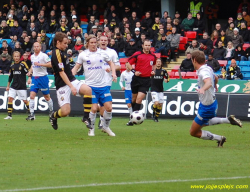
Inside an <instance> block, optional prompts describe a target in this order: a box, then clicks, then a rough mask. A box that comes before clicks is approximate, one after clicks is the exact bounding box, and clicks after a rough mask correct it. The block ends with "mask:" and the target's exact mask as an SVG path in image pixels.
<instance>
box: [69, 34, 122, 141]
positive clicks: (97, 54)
mask: <svg viewBox="0 0 250 192" xmlns="http://www.w3.org/2000/svg"><path fill="white" fill-rule="evenodd" d="M86 41H87V43H86V48H87V49H86V50H85V51H83V52H81V53H80V54H79V56H78V60H77V62H76V65H75V67H74V68H73V69H72V73H73V75H75V74H76V73H77V71H78V69H79V68H80V67H81V66H83V68H84V74H85V82H86V84H87V85H89V86H90V87H91V89H92V103H93V104H92V108H91V112H90V115H89V117H90V119H91V128H92V129H90V130H89V133H88V135H89V136H95V132H94V131H95V119H96V112H97V110H98V103H100V105H101V106H102V105H103V106H104V109H105V111H104V113H103V118H104V124H103V129H102V130H103V131H104V132H106V133H107V134H108V135H109V136H115V134H114V133H113V132H112V130H111V129H110V127H109V126H110V121H111V119H112V96H111V94H110V88H109V86H107V83H106V81H105V79H104V78H105V73H106V71H105V70H104V63H108V64H109V66H110V68H111V72H112V78H113V81H115V82H116V80H117V77H116V73H115V66H114V63H113V62H112V61H111V59H110V57H109V56H108V55H107V54H106V53H105V52H104V51H102V50H101V49H97V40H96V36H94V35H89V37H88V38H87V40H86Z"/></svg>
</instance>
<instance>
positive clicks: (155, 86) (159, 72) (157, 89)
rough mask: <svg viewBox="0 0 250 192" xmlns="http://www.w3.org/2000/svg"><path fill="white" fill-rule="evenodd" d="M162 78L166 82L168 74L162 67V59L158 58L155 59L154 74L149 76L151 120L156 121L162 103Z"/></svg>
mask: <svg viewBox="0 0 250 192" xmlns="http://www.w3.org/2000/svg"><path fill="white" fill-rule="evenodd" d="M163 80H164V81H165V82H166V83H168V82H169V76H168V72H167V71H166V70H165V69H162V61H161V59H160V58H157V60H156V69H155V75H154V76H152V77H151V96H152V101H153V103H154V105H153V120H154V121H155V122H158V117H159V115H160V113H161V110H162V104H163V102H164V95H163Z"/></svg>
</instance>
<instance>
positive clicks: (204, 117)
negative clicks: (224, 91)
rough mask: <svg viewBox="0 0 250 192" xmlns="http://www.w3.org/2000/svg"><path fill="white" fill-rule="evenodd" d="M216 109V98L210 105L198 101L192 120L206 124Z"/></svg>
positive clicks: (213, 115)
mask: <svg viewBox="0 0 250 192" xmlns="http://www.w3.org/2000/svg"><path fill="white" fill-rule="evenodd" d="M217 109H218V103H217V100H215V101H214V102H213V103H212V104H211V105H202V104H201V103H200V105H199V109H198V113H197V116H196V117H195V118H194V121H195V122H196V123H197V124H199V125H200V126H202V125H208V121H209V120H210V119H212V118H213V117H215V116H216V113H217Z"/></svg>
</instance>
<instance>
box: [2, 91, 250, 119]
mask: <svg viewBox="0 0 250 192" xmlns="http://www.w3.org/2000/svg"><path fill="white" fill-rule="evenodd" d="M111 93H112V96H113V116H125V117H128V110H127V105H126V103H125V99H124V92H123V91H116V90H112V91H111ZM28 94H29V90H28ZM51 97H52V99H53V101H54V107H55V110H57V109H58V105H57V104H56V103H57V98H56V90H55V89H52V90H51ZM216 97H217V100H218V103H219V108H218V112H217V116H220V117H226V116H228V115H230V114H234V115H236V116H237V117H238V118H240V119H242V120H247V121H250V97H249V95H248V94H234V93H233V94H232V93H217V94H216ZM28 99H29V98H28ZM71 102H72V103H71V109H72V111H71V115H72V116H75V115H76V116H77V115H82V114H83V106H82V98H81V97H74V96H72V99H71ZM7 103H8V93H7V91H6V90H5V88H0V112H1V113H7ZM152 105H153V103H152V101H151V95H150V93H148V95H147V97H146V98H145V100H144V101H143V109H142V110H144V111H145V113H146V114H147V117H148V118H149V117H150V116H151V114H152ZM13 107H14V113H25V112H26V109H25V105H24V103H23V102H22V101H20V100H18V98H16V100H15V101H14V103H13ZM198 107H199V101H198V96H197V94H196V93H192V92H189V93H187V92H164V104H163V109H162V114H161V115H160V118H194V117H195V116H196V114H197V109H198ZM35 113H45V114H48V104H47V103H46V101H45V99H44V98H43V96H42V94H41V93H39V94H38V95H37V97H36V98H35Z"/></svg>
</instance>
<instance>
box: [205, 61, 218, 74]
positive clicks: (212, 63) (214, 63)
mask: <svg viewBox="0 0 250 192" xmlns="http://www.w3.org/2000/svg"><path fill="white" fill-rule="evenodd" d="M206 64H207V65H208V66H209V67H211V68H212V69H213V70H214V72H216V71H218V70H219V69H220V64H219V62H218V61H217V60H216V59H212V60H207V61H206Z"/></svg>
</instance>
